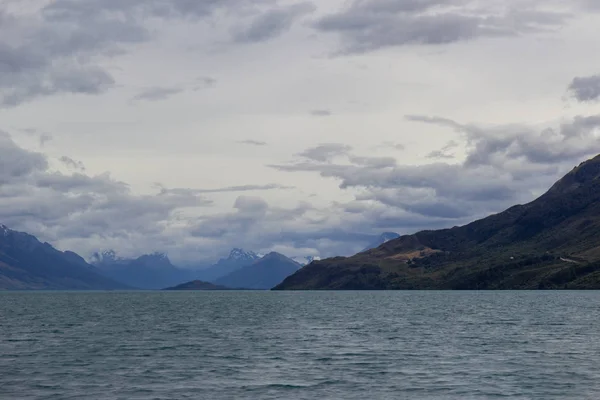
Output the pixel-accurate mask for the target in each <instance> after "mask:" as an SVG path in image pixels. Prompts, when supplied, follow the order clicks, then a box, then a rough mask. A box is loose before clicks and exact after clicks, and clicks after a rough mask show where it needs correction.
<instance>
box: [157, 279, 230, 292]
mask: <svg viewBox="0 0 600 400" xmlns="http://www.w3.org/2000/svg"><path fill="white" fill-rule="evenodd" d="M164 290H231V289H229V288H226V287H225V286H219V285H215V284H213V283H210V282H202V281H191V282H187V283H182V284H181V285H177V286H173V287H170V288H166V289H164Z"/></svg>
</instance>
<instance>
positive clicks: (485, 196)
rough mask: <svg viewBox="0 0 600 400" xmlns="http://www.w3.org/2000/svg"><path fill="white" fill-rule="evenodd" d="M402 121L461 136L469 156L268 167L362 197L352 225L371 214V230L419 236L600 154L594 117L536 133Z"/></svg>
mask: <svg viewBox="0 0 600 400" xmlns="http://www.w3.org/2000/svg"><path fill="white" fill-rule="evenodd" d="M408 119H410V120H412V121H419V122H426V123H432V124H438V125H442V126H446V127H449V128H451V129H454V130H456V131H457V132H459V133H461V134H462V135H463V138H464V140H465V144H466V149H465V150H466V153H467V156H466V158H465V159H464V161H463V162H462V163H455V164H448V163H443V162H435V163H431V164H425V165H416V166H406V165H393V164H392V163H391V160H390V163H389V165H386V164H385V163H383V164H381V165H378V164H373V163H364V162H362V161H363V160H361V157H357V156H354V155H353V154H350V153H349V150H346V151H345V155H347V156H348V160H349V161H350V162H351V164H350V165H347V164H337V163H323V162H322V161H323V160H324V159H325V160H330V158H328V157H321V159H314V158H312V159H311V158H308V159H307V160H306V161H302V162H298V163H293V164H287V165H285V164H284V165H274V166H272V167H273V168H276V169H278V170H280V171H287V172H296V171H308V172H316V173H319V174H320V175H321V176H322V177H325V178H335V179H337V180H339V182H340V188H342V189H350V188H352V189H358V190H360V192H359V193H360V194H358V195H356V198H355V201H354V202H352V203H349V204H348V205H347V210H344V211H347V212H348V213H349V214H348V215H355V217H353V218H357V219H358V220H361V218H365V219H366V218H367V215H369V212H370V211H373V212H374V214H373V215H372V218H371V219H368V221H369V222H368V226H370V227H383V226H387V227H390V226H389V225H390V224H394V223H397V224H401V225H400V226H402V227H404V228H406V227H407V226H409V225H408V224H413V225H410V226H414V227H417V228H419V227H420V228H421V229H423V228H431V227H437V228H439V227H447V226H453V225H458V224H461V223H465V222H468V221H469V220H473V219H475V218H477V217H481V216H484V215H487V214H489V213H493V212H497V211H500V210H502V209H504V208H506V207H508V206H511V205H514V204H518V203H522V202H526V201H529V200H532V199H533V198H534V197H536V196H537V195H539V194H540V193H541V192H543V191H545V190H546V189H548V188H549V187H550V185H551V184H552V183H553V182H554V181H555V180H556V179H557V178H558V177H559V175H560V174H561V173H564V172H566V171H568V170H569V169H570V168H571V167H572V166H573V165H575V164H577V163H579V162H580V161H581V160H583V159H586V158H589V157H591V156H594V155H596V154H597V153H600V140H599V139H600V116H586V117H576V118H574V119H572V120H571V121H568V122H565V123H563V124H562V125H560V126H559V127H558V128H550V129H544V130H541V131H539V130H534V129H532V128H530V127H527V126H516V125H506V126H492V127H485V126H478V125H465V124H460V123H458V122H456V121H452V120H449V119H445V118H440V117H426V116H410V117H408ZM454 147H456V143H453V142H450V143H448V144H447V145H446V146H444V148H443V150H448V149H452V148H454ZM309 150H311V149H309ZM325 154H327V153H325ZM378 205H380V206H381V207H380V206H378ZM340 207H341V208H344V207H345V206H340ZM374 210H377V212H375V211H374ZM348 215H347V216H346V217H345V218H346V219H348V218H349V217H348ZM391 221H395V222H391ZM362 223H364V220H362ZM390 228H393V226H392V227H390Z"/></svg>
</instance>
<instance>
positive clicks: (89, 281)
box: [0, 225, 127, 290]
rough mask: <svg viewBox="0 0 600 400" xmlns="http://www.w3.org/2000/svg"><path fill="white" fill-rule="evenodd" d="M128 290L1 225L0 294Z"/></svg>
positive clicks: (72, 257)
mask: <svg viewBox="0 0 600 400" xmlns="http://www.w3.org/2000/svg"><path fill="white" fill-rule="evenodd" d="M126 288H127V286H126V285H123V284H121V283H117V282H115V281H114V280H112V279H109V278H106V277H105V276H102V275H101V274H100V273H99V271H98V270H97V269H96V268H94V267H93V266H91V265H89V264H88V263H86V262H85V260H84V259H83V258H81V257H79V256H78V255H77V254H75V253H73V252H61V251H58V250H56V249H55V248H54V247H52V246H51V245H49V244H48V243H41V242H40V241H39V240H37V239H36V238H35V237H34V236H31V235H29V234H27V233H23V232H16V231H13V230H10V229H8V228H7V227H6V226H4V225H0V290H1V289H10V290H40V289H44V290H111V289H126Z"/></svg>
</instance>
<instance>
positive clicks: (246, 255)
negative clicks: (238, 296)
mask: <svg viewBox="0 0 600 400" xmlns="http://www.w3.org/2000/svg"><path fill="white" fill-rule="evenodd" d="M259 259H260V256H259V255H258V254H256V253H254V252H252V251H244V250H243V249H233V250H231V252H230V253H229V257H227V258H222V259H220V260H219V261H218V262H217V263H216V264H215V265H213V266H211V267H209V268H206V269H203V270H200V271H198V272H197V273H196V274H195V277H196V279H200V280H203V281H207V282H214V281H215V280H217V279H219V278H221V277H223V276H225V275H228V274H230V273H232V272H234V271H237V270H238V269H240V268H242V267H246V266H248V265H250V264H252V263H253V262H255V261H256V260H259Z"/></svg>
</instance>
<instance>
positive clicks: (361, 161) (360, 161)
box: [348, 155, 397, 168]
mask: <svg viewBox="0 0 600 400" xmlns="http://www.w3.org/2000/svg"><path fill="white" fill-rule="evenodd" d="M348 158H349V159H350V162H351V163H353V164H356V165H363V166H367V167H372V168H391V167H395V166H396V164H397V163H396V159H395V158H393V157H360V156H353V155H350V156H349V157H348Z"/></svg>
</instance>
